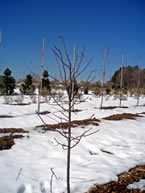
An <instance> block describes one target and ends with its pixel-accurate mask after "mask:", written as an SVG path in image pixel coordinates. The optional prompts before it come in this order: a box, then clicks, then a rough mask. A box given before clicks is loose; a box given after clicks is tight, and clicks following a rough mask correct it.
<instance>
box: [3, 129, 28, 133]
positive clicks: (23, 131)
mask: <svg viewBox="0 0 145 193" xmlns="http://www.w3.org/2000/svg"><path fill="white" fill-rule="evenodd" d="M0 133H28V131H25V130H24V129H22V128H3V129H0Z"/></svg>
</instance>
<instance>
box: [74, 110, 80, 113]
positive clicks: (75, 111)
mask: <svg viewBox="0 0 145 193" xmlns="http://www.w3.org/2000/svg"><path fill="white" fill-rule="evenodd" d="M72 112H73V113H77V112H81V110H80V109H74V110H72Z"/></svg>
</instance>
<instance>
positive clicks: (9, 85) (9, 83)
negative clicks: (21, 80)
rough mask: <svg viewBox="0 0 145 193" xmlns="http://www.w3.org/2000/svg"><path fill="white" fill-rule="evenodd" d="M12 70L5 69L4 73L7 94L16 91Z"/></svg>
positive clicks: (5, 92) (4, 85)
mask: <svg viewBox="0 0 145 193" xmlns="http://www.w3.org/2000/svg"><path fill="white" fill-rule="evenodd" d="M11 74H12V71H11V70H10V69H9V68H7V69H6V70H5V71H4V75H3V87H4V94H6V95H11V94H12V93H13V92H14V88H15V84H16V81H15V78H14V77H13V76H11Z"/></svg>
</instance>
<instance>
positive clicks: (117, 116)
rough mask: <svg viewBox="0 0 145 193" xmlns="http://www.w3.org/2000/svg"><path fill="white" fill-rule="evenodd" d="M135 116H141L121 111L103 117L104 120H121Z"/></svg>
mask: <svg viewBox="0 0 145 193" xmlns="http://www.w3.org/2000/svg"><path fill="white" fill-rule="evenodd" d="M136 117H142V116H141V115H139V114H132V113H123V114H114V115H111V116H108V117H105V118H103V119H105V120H122V119H135V118H136Z"/></svg>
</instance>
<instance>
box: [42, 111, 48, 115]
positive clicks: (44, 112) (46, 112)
mask: <svg viewBox="0 0 145 193" xmlns="http://www.w3.org/2000/svg"><path fill="white" fill-rule="evenodd" d="M49 113H50V112H49V111H42V112H40V113H39V115H47V114H49Z"/></svg>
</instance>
